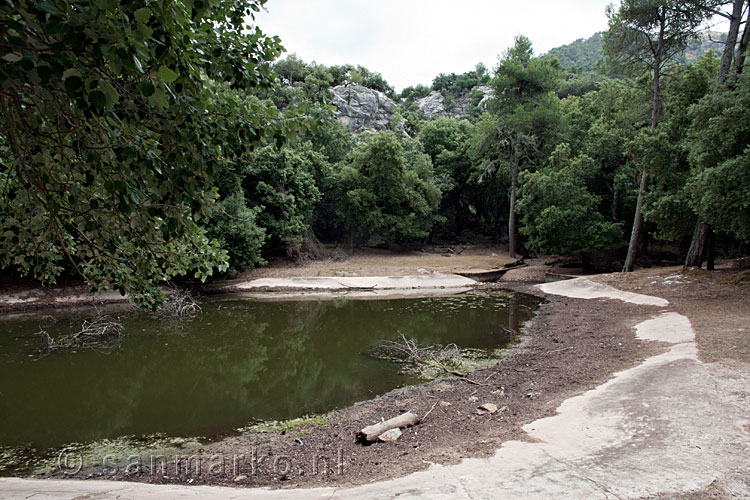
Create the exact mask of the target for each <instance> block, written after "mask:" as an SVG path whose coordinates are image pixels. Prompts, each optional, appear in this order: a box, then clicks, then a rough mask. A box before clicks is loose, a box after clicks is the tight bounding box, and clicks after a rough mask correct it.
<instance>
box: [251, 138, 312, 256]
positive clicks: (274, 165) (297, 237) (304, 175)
mask: <svg viewBox="0 0 750 500" xmlns="http://www.w3.org/2000/svg"><path fill="white" fill-rule="evenodd" d="M326 168H327V161H326V159H325V157H324V156H323V155H322V154H321V153H320V152H318V151H314V150H313V148H312V144H311V143H310V142H304V143H298V144H292V145H287V146H284V147H282V148H278V147H276V146H275V145H267V146H265V147H263V148H260V149H258V150H257V151H256V152H255V153H254V154H253V155H252V159H251V161H249V162H248V163H247V164H245V165H243V167H242V169H241V171H240V176H241V179H240V184H241V186H242V192H243V194H244V198H245V200H246V202H247V206H248V208H250V209H256V210H257V216H256V220H257V223H258V225H259V226H260V227H262V228H263V229H265V231H266V234H267V238H268V239H267V243H266V250H267V251H278V250H289V249H291V248H294V246H295V245H297V244H299V243H301V241H302V238H303V234H304V233H305V231H307V230H308V229H309V227H310V223H311V222H312V215H313V211H314V210H315V206H316V204H317V202H318V200H319V199H320V190H319V189H318V187H317V186H316V184H315V177H316V172H318V171H320V170H322V169H326Z"/></svg>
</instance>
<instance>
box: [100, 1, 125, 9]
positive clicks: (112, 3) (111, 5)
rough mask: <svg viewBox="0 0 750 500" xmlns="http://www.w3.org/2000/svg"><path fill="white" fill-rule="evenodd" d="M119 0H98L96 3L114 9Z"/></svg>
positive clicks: (103, 7)
mask: <svg viewBox="0 0 750 500" xmlns="http://www.w3.org/2000/svg"><path fill="white" fill-rule="evenodd" d="M119 4H120V2H119V1H118V0H96V5H97V7H99V8H100V9H103V10H109V11H114V10H116V9H117V7H118V6H119Z"/></svg>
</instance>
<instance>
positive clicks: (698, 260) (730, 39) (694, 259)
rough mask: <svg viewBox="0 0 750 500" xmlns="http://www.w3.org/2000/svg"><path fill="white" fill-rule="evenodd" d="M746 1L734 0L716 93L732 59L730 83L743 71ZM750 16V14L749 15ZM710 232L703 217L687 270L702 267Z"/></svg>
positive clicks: (699, 220)
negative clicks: (741, 28)
mask: <svg viewBox="0 0 750 500" xmlns="http://www.w3.org/2000/svg"><path fill="white" fill-rule="evenodd" d="M745 2H746V0H734V6H733V8H732V16H731V18H730V23H729V32H728V33H727V40H726V42H725V43H724V51H723V53H722V56H721V65H720V66H719V73H718V74H717V75H716V85H715V86H714V92H718V91H719V90H720V89H721V88H722V87H723V86H724V84H725V83H726V82H727V77H728V76H729V69H730V67H731V65H732V59H733V58H734V65H735V73H734V75H733V76H732V79H731V80H730V82H729V85H730V86H732V85H733V84H734V82H735V81H736V76H737V75H739V72H741V71H742V69H741V66H742V63H743V62H744V50H742V43H743V41H744V42H745V48H747V37H748V23H746V24H745V31H744V33H743V34H742V40H741V41H740V47H739V48H738V49H737V55H736V56H735V53H734V47H735V45H736V44H737V37H738V35H739V32H740V25H741V24H742V8H743V7H744V5H745ZM748 16H750V12H749V13H748ZM748 20H750V17H748ZM709 231H711V228H710V227H709V225H708V223H707V222H706V221H705V220H703V218H702V217H700V218H699V219H698V222H697V223H696V224H695V229H694V230H693V238H692V239H691V240H690V249H689V250H688V253H687V256H686V257H685V266H684V267H685V268H688V267H700V266H701V265H702V264H703V260H704V258H705V256H706V247H707V244H706V243H707V239H708V237H709Z"/></svg>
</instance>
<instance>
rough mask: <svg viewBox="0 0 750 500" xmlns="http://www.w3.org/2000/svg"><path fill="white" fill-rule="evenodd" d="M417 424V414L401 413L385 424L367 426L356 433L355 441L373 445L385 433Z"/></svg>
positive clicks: (418, 420)
mask: <svg viewBox="0 0 750 500" xmlns="http://www.w3.org/2000/svg"><path fill="white" fill-rule="evenodd" d="M419 422H420V419H419V416H418V415H417V414H415V413H412V412H410V411H407V412H406V413H403V414H401V415H399V416H398V417H393V418H391V419H389V420H386V421H385V422H380V423H379V424H374V425H368V426H367V427H365V428H363V429H362V430H360V431H359V432H357V441H359V442H363V443H374V442H375V441H377V440H378V438H379V437H380V436H381V435H382V434H383V433H384V432H386V431H389V430H391V429H402V428H405V427H411V426H413V425H417V424H418V423H419Z"/></svg>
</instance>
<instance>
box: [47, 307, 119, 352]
mask: <svg viewBox="0 0 750 500" xmlns="http://www.w3.org/2000/svg"><path fill="white" fill-rule="evenodd" d="M39 335H40V336H41V337H42V340H43V342H44V346H43V348H44V349H45V350H46V351H55V350H63V349H89V348H98V349H108V348H112V347H115V346H116V345H118V344H119V342H120V340H121V339H122V337H123V335H125V328H124V327H123V326H122V323H120V322H119V321H117V320H115V319H113V318H111V317H109V316H106V315H102V314H100V315H98V316H97V317H96V318H94V319H92V320H85V321H84V322H83V324H82V325H81V330H80V331H78V332H75V333H71V334H68V335H62V336H60V337H57V338H52V336H51V335H50V334H49V333H47V331H46V330H45V329H44V328H41V329H40V330H39Z"/></svg>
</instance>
